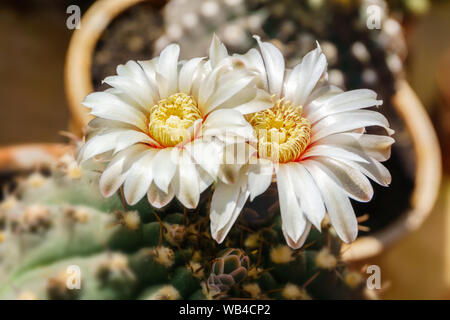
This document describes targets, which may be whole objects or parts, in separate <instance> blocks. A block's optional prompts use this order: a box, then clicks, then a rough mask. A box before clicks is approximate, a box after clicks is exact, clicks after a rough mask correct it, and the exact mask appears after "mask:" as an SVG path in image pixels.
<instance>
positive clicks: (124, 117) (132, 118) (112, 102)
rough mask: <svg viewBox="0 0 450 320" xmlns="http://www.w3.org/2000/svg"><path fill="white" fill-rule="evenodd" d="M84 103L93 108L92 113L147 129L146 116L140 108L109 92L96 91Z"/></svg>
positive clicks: (143, 129)
mask: <svg viewBox="0 0 450 320" xmlns="http://www.w3.org/2000/svg"><path fill="white" fill-rule="evenodd" d="M83 105H84V106H86V107H88V108H90V109H91V112H90V113H91V114H92V115H94V116H97V117H100V118H104V119H109V120H116V121H121V122H125V123H128V124H131V125H133V126H136V127H138V128H139V129H141V130H142V131H145V130H147V125H146V116H145V115H144V114H143V113H142V112H141V111H139V110H138V109H136V108H134V107H132V106H130V105H129V104H127V103H125V102H124V101H123V100H121V99H120V98H119V97H117V96H116V95H114V94H111V93H108V92H94V93H91V94H90V95H88V96H87V97H86V99H85V100H84V101H83Z"/></svg>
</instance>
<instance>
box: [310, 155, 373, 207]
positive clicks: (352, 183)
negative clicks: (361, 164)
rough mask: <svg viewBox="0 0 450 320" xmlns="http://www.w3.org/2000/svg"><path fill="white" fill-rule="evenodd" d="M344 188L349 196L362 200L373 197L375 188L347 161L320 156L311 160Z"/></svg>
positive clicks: (365, 200)
mask: <svg viewBox="0 0 450 320" xmlns="http://www.w3.org/2000/svg"><path fill="white" fill-rule="evenodd" d="M309 162H310V163H314V164H315V165H316V166H317V167H319V168H320V169H321V170H322V171H323V172H325V173H327V175H328V176H329V177H330V178H331V179H333V181H334V182H335V183H336V184H337V185H338V186H340V187H341V188H342V190H344V191H345V192H346V193H347V195H348V196H349V197H351V198H352V199H355V200H357V201H361V202H367V201H370V199H372V196H373V188H372V185H371V184H370V181H369V180H368V179H367V178H366V177H365V176H364V175H363V174H362V173H361V172H360V171H359V170H356V169H354V168H353V167H351V166H349V165H347V164H346V163H345V162H342V161H338V160H334V159H330V158H325V157H318V158H314V160H309Z"/></svg>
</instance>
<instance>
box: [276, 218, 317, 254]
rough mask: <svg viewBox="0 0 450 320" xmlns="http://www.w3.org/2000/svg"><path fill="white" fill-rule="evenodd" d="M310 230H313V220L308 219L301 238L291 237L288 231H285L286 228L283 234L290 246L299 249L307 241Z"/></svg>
mask: <svg viewBox="0 0 450 320" xmlns="http://www.w3.org/2000/svg"><path fill="white" fill-rule="evenodd" d="M310 231H311V222H309V221H306V227H305V231H303V234H302V236H301V237H300V238H298V239H292V238H291V237H289V235H288V234H287V233H285V232H284V230H283V235H284V238H285V239H286V242H287V244H288V246H289V247H291V248H292V249H299V248H301V247H302V246H303V244H304V243H305V241H306V239H307V238H308V235H309V232H310Z"/></svg>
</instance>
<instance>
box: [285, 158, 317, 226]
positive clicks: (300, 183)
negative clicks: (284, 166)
mask: <svg viewBox="0 0 450 320" xmlns="http://www.w3.org/2000/svg"><path fill="white" fill-rule="evenodd" d="M290 165H291V167H292V171H291V172H292V176H291V181H292V185H293V186H294V189H295V193H296V195H297V198H298V199H299V201H300V206H301V207H302V211H303V214H304V215H305V216H306V218H307V219H308V220H309V221H311V223H312V224H313V225H314V226H315V227H316V228H317V229H318V230H319V231H320V230H321V227H322V225H321V224H322V220H323V218H324V217H325V206H324V204H323V200H322V197H321V195H320V190H319V188H318V187H317V185H316V183H315V182H314V179H313V178H312V177H311V175H310V174H309V172H308V170H306V169H305V167H303V165H301V164H298V163H292V164H290Z"/></svg>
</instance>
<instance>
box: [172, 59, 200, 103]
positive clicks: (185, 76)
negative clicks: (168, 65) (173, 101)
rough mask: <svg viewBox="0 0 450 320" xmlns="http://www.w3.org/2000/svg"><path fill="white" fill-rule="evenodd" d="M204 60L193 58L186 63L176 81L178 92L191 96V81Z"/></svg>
mask: <svg viewBox="0 0 450 320" xmlns="http://www.w3.org/2000/svg"><path fill="white" fill-rule="evenodd" d="M203 59H204V58H194V59H191V60H189V61H187V62H186V63H185V64H184V65H183V67H182V68H181V70H180V76H179V79H178V88H179V91H180V92H184V93H186V94H189V95H190V94H191V87H192V79H193V78H194V75H195V73H196V71H197V68H198V66H199V65H200V62H202V60H203Z"/></svg>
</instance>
